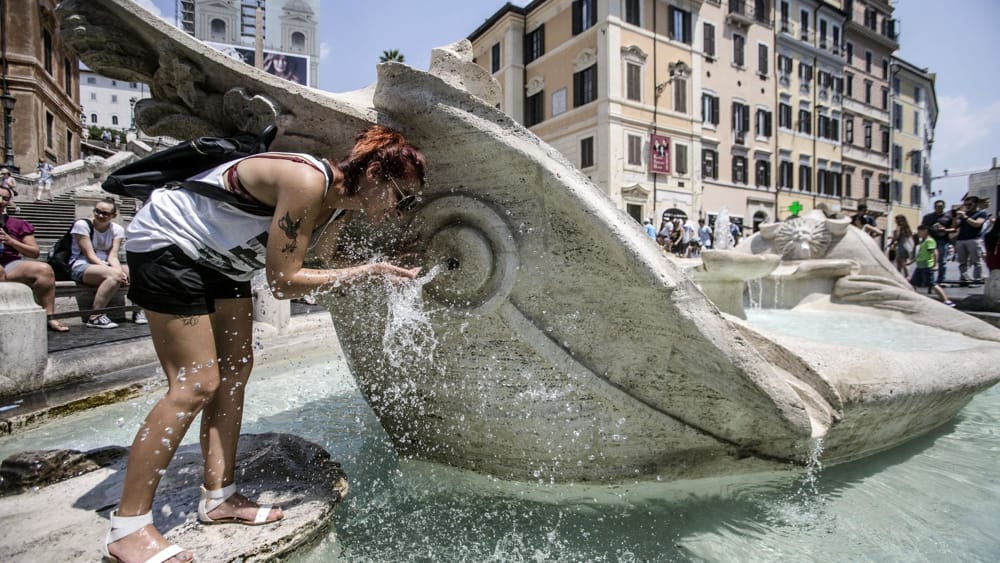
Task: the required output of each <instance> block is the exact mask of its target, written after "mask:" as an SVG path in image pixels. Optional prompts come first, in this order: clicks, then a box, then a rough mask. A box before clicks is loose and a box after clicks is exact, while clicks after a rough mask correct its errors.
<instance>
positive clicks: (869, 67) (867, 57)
mask: <svg viewBox="0 0 1000 563" xmlns="http://www.w3.org/2000/svg"><path fill="white" fill-rule="evenodd" d="M865 72H867V73H868V74H871V72H872V52H871V51H868V50H866V51H865Z"/></svg>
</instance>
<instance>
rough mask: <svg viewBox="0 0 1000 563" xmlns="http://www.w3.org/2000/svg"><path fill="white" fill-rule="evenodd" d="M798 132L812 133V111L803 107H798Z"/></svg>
mask: <svg viewBox="0 0 1000 563" xmlns="http://www.w3.org/2000/svg"><path fill="white" fill-rule="evenodd" d="M799 133H805V134H806V135H812V112H811V111H809V110H808V109H805V108H800V109H799Z"/></svg>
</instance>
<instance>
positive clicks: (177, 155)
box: [101, 125, 278, 216]
mask: <svg viewBox="0 0 1000 563" xmlns="http://www.w3.org/2000/svg"><path fill="white" fill-rule="evenodd" d="M277 133H278V128H277V127H275V126H274V125H269V126H267V127H266V128H265V129H264V131H263V132H262V133H261V134H260V135H254V134H252V133H245V132H240V133H237V134H236V135H234V136H232V137H200V138H198V139H194V140H192V141H185V142H183V143H179V144H177V145H175V146H173V147H171V148H169V149H166V150H163V151H160V152H156V153H153V154H150V155H149V156H146V157H145V158H141V159H139V160H137V161H135V162H133V163H131V164H127V165H125V166H123V167H121V168H119V169H118V170H115V171H114V172H112V173H111V175H110V176H108V178H107V179H106V180H105V181H104V183H102V184H101V188H103V189H104V191H106V192H109V193H113V194H115V195H119V196H125V197H133V198H136V199H140V200H143V201H145V200H146V199H149V194H151V193H152V192H153V190H156V189H159V188H164V187H169V188H174V189H176V188H183V189H186V190H189V191H192V192H195V193H197V194H200V195H203V196H205V197H209V198H212V199H217V200H219V201H222V202H225V203H228V204H229V205H232V206H233V207H235V208H237V209H239V210H241V211H245V212H247V213H251V214H254V215H262V216H268V215H273V214H274V208H271V207H268V206H266V205H263V204H259V203H254V202H251V201H247V200H245V199H243V198H240V197H238V196H236V195H234V194H232V193H230V192H227V191H225V190H223V189H220V188H219V187H218V186H214V185H212V184H209V183H206V182H198V181H191V180H188V178H190V177H191V176H194V175H196V174H198V173H200V172H204V171H205V170H208V169H210V168H213V167H215V166H218V165H220V164H223V163H225V162H228V161H230V160H236V159H238V158H243V157H246V156H250V155H253V154H257V153H261V152H265V151H267V149H268V147H269V146H270V145H271V141H273V140H274V137H275V135H276V134H277Z"/></svg>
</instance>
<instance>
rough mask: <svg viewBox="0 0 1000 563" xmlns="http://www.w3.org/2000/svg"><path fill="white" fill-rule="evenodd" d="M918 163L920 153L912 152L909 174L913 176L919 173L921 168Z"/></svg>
mask: <svg viewBox="0 0 1000 563" xmlns="http://www.w3.org/2000/svg"><path fill="white" fill-rule="evenodd" d="M920 161H921V156H920V151H918V150H915V151H913V152H911V153H910V172H911V173H913V174H920V173H921V171H922V170H921V166H920V164H921V162H920Z"/></svg>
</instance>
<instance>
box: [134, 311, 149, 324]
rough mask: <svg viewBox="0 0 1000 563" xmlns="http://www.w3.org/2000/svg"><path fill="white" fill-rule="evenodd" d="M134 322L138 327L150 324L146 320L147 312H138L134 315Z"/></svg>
mask: <svg viewBox="0 0 1000 563" xmlns="http://www.w3.org/2000/svg"><path fill="white" fill-rule="evenodd" d="M132 322H134V323H135V324H137V325H146V324H149V321H147V320H146V311H143V310H142V309H139V310H138V311H136V312H135V313H134V314H133V315H132Z"/></svg>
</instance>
